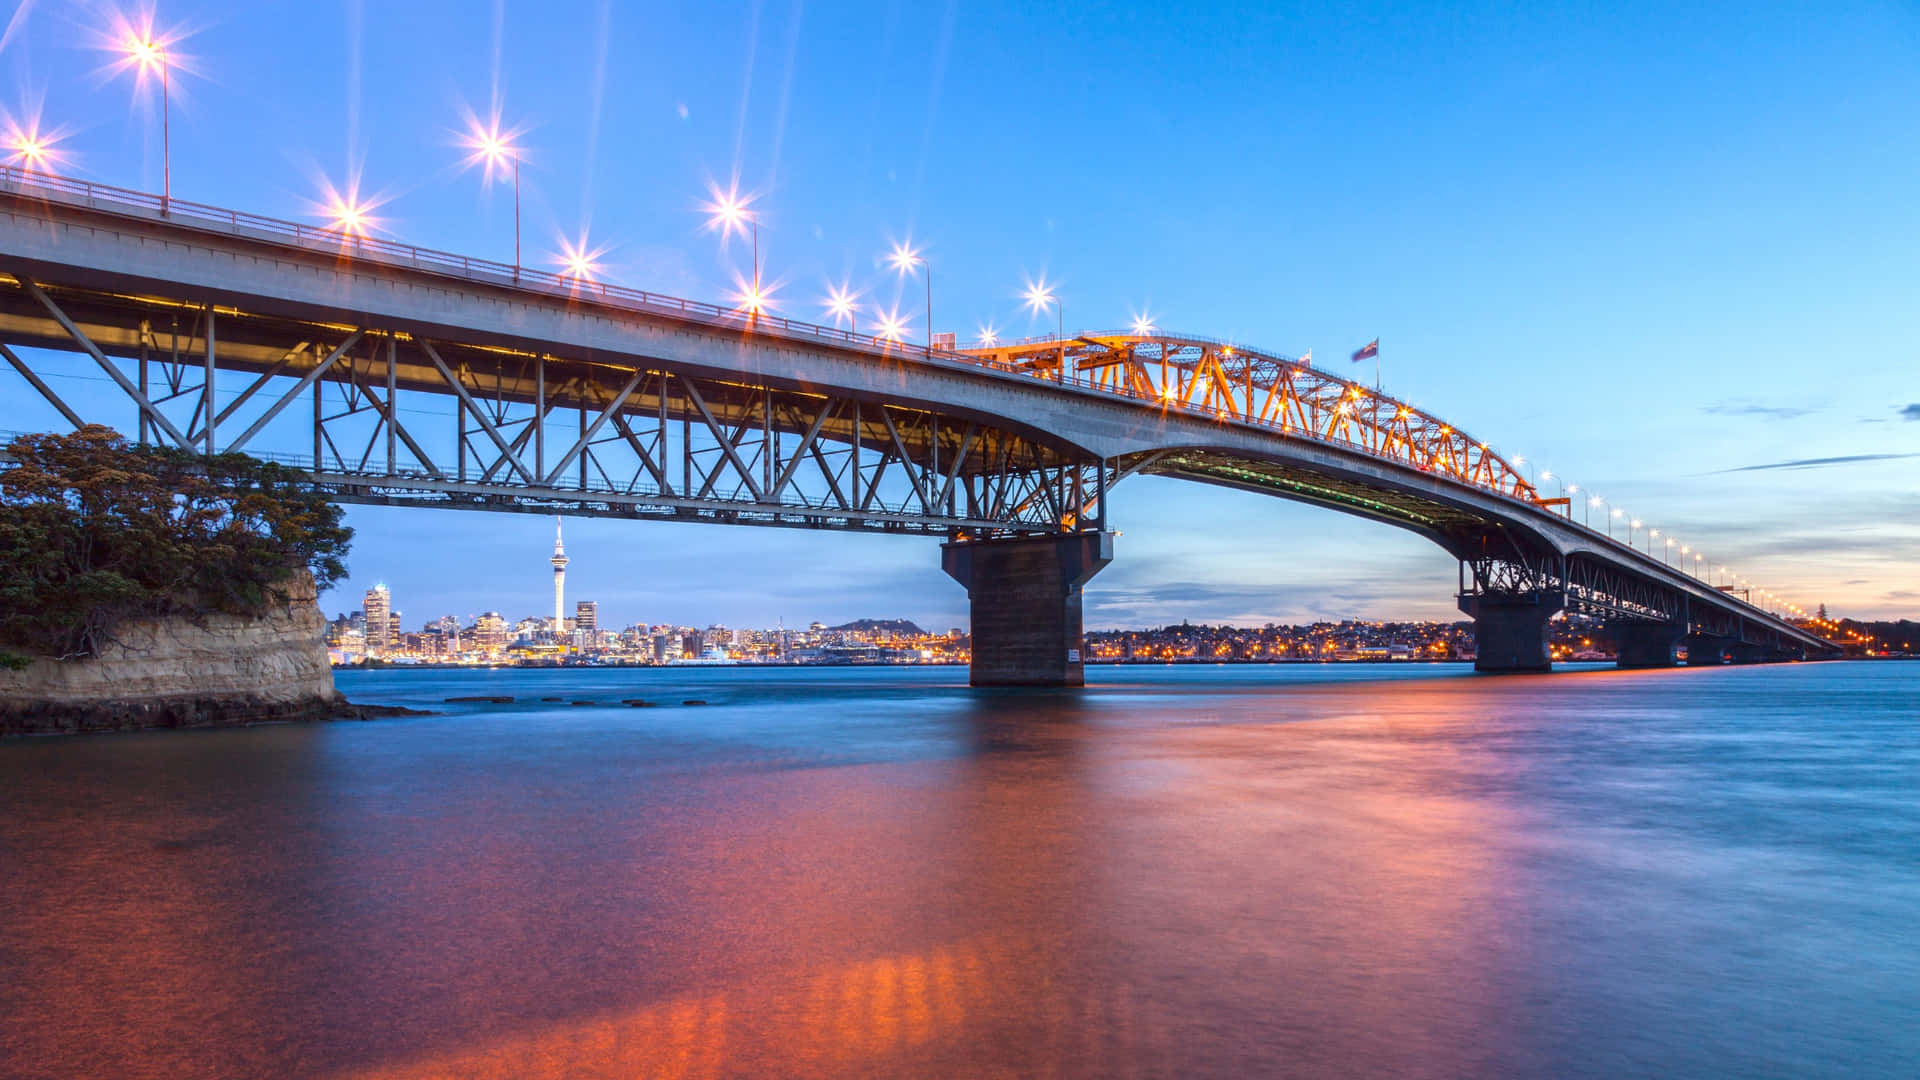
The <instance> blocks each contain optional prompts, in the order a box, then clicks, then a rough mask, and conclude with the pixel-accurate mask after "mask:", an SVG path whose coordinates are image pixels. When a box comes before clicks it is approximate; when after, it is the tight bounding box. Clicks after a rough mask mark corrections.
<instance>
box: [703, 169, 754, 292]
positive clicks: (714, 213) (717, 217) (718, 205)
mask: <svg viewBox="0 0 1920 1080" xmlns="http://www.w3.org/2000/svg"><path fill="white" fill-rule="evenodd" d="M752 202H753V196H751V195H747V196H744V197H743V196H741V195H740V194H739V193H738V192H735V191H732V190H729V191H728V192H727V193H726V194H725V195H722V194H720V190H719V188H717V187H716V188H714V189H713V201H711V202H709V203H707V206H706V209H707V214H708V218H707V227H708V228H713V229H719V230H720V237H721V239H722V240H725V239H726V237H727V236H728V234H730V233H732V232H733V231H734V230H736V229H738V230H740V231H741V232H744V233H746V234H747V236H748V239H749V240H750V241H751V242H752V244H753V280H752V284H751V285H749V286H748V292H747V297H746V307H747V316H748V318H750V319H756V320H757V319H759V317H760V308H761V307H762V306H763V305H764V303H765V300H764V294H763V293H762V292H761V291H760V216H759V215H758V214H755V213H754V212H753V211H752V210H750V209H748V206H749V205H751V204H752Z"/></svg>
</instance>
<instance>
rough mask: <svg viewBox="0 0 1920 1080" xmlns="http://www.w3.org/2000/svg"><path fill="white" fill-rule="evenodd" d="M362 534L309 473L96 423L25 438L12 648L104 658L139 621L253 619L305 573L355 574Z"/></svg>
mask: <svg viewBox="0 0 1920 1080" xmlns="http://www.w3.org/2000/svg"><path fill="white" fill-rule="evenodd" d="M352 538H353V530H351V529H349V528H347V527H346V526H345V525H342V524H341V510H340V508H339V507H337V506H334V505H332V504H331V503H329V502H327V501H326V499H325V498H323V497H322V496H321V495H319V494H318V493H316V492H314V491H313V490H312V489H311V487H310V486H309V484H308V478H307V475H306V474H305V473H303V472H301V471H299V470H298V469H292V468H288V467H286V466H283V465H277V464H274V463H272V462H268V461H261V460H259V459H257V458H251V457H248V456H246V455H245V454H219V455H214V456H211V457H203V456H201V455H198V454H194V453H190V452H188V451H184V450H178V449H171V448H162V447H143V446H133V445H130V444H129V443H128V442H127V440H126V439H125V438H124V437H123V436H121V435H119V434H118V433H116V432H115V431H113V430H112V429H110V428H105V427H100V426H97V425H90V426H88V427H84V428H81V429H80V430H79V431H76V432H73V433H72V434H70V435H22V436H19V437H18V438H16V439H14V440H13V442H12V443H11V444H9V445H8V447H7V454H6V458H5V460H0V649H12V650H20V651H25V652H28V653H34V654H39V655H43V656H58V657H79V656H93V655H97V654H98V653H99V651H100V649H101V647H102V646H104V645H105V644H107V643H108V642H109V641H111V640H112V639H113V632H114V629H115V628H116V627H117V626H119V625H120V624H121V623H123V622H124V621H126V620H127V619H130V618H137V617H141V616H157V615H202V614H208V613H211V612H216V611H220V612H229V613H232V614H239V615H245V614H252V613H255V612H258V611H261V610H262V609H264V608H265V607H266V605H267V604H269V603H270V602H272V601H273V600H275V599H276V598H278V597H280V596H281V595H282V592H281V590H282V588H283V586H284V585H285V584H286V582H287V581H288V579H289V577H291V576H292V575H294V574H296V573H298V572H300V571H302V570H305V571H308V572H311V573H312V574H313V576H314V580H315V583H316V584H317V585H318V586H319V587H320V588H321V589H325V588H326V587H327V586H328V585H330V584H332V583H333V582H334V581H335V580H337V579H338V578H340V577H341V576H342V575H344V574H345V572H346V566H345V564H344V563H343V562H342V561H341V560H342V557H343V556H344V555H345V554H346V551H347V545H348V543H349V541H351V539H352Z"/></svg>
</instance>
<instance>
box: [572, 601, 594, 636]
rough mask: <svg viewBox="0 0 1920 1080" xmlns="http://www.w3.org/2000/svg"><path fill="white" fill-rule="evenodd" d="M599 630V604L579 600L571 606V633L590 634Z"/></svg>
mask: <svg viewBox="0 0 1920 1080" xmlns="http://www.w3.org/2000/svg"><path fill="white" fill-rule="evenodd" d="M599 629H600V604H599V602H598V601H594V600H580V601H577V602H575V603H574V605H573V632H574V633H576V634H592V633H595V632H596V631H598V630H599Z"/></svg>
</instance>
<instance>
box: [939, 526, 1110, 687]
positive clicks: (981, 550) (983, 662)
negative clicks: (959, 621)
mask: <svg viewBox="0 0 1920 1080" xmlns="http://www.w3.org/2000/svg"><path fill="white" fill-rule="evenodd" d="M1112 561H1113V534H1112V533H1109V532H1097V533H1095V532H1090V533H1074V534H1072V535H1069V536H1038V537H1023V538H1021V539H1017V540H974V541H955V542H952V543H949V544H945V545H942V546H941V549H940V566H941V569H943V570H945V571H946V572H947V573H948V575H950V576H951V577H952V578H953V579H954V580H955V581H958V582H959V583H960V584H961V585H963V586H965V587H966V590H967V599H968V601H969V603H970V606H971V609H972V627H973V630H972V633H973V665H972V668H971V669H970V671H969V672H968V681H969V682H970V683H972V684H973V685H974V686H1083V685H1085V684H1086V679H1085V675H1084V673H1083V669H1082V661H1081V659H1080V655H1081V653H1080V650H1081V647H1082V645H1081V636H1080V634H1081V626H1080V588H1081V586H1083V585H1085V584H1086V583H1087V582H1088V581H1090V580H1092V578H1093V575H1095V574H1097V573H1099V572H1100V570H1101V569H1102V568H1103V567H1105V566H1106V565H1107V564H1108V563H1110V562H1112Z"/></svg>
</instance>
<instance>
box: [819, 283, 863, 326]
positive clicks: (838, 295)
mask: <svg viewBox="0 0 1920 1080" xmlns="http://www.w3.org/2000/svg"><path fill="white" fill-rule="evenodd" d="M857 299H859V295H858V294H857V293H854V292H853V291H852V290H850V289H848V288H847V287H846V286H845V285H829V286H827V298H826V300H825V301H823V302H822V306H823V307H825V308H826V312H827V314H828V315H831V316H833V325H835V326H839V325H840V320H841V319H845V320H847V332H848V333H850V334H858V333H859V332H860V327H859V324H858V323H857V322H855V319H856V318H857V316H858V315H859V313H860V308H859V306H858V305H856V304H855V303H854V301H855V300H857Z"/></svg>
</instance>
